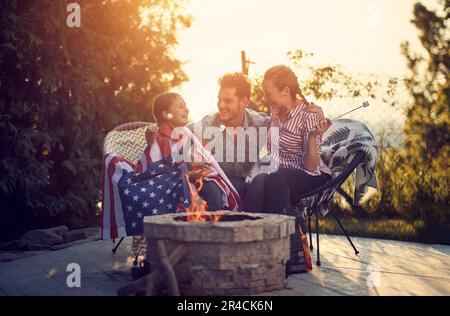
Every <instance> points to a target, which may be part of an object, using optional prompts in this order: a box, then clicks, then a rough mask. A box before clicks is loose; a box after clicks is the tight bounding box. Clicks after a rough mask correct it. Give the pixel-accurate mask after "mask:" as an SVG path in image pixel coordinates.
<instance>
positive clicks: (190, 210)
mask: <svg viewBox="0 0 450 316" xmlns="http://www.w3.org/2000/svg"><path fill="white" fill-rule="evenodd" d="M207 174H208V172H207V170H205V169H204V168H194V170H192V171H190V172H189V173H188V174H187V175H185V176H186V182H187V183H188V185H189V190H190V193H191V205H190V206H189V207H184V206H182V208H183V210H184V211H185V212H186V213H187V219H186V221H187V222H218V221H219V220H220V218H221V215H215V214H212V213H211V212H208V204H207V203H206V201H205V200H203V199H202V198H201V197H200V195H199V194H198V192H200V191H201V190H202V188H203V177H205V176H206V175H207ZM191 179H194V183H192V181H191ZM197 187H198V189H197Z"/></svg>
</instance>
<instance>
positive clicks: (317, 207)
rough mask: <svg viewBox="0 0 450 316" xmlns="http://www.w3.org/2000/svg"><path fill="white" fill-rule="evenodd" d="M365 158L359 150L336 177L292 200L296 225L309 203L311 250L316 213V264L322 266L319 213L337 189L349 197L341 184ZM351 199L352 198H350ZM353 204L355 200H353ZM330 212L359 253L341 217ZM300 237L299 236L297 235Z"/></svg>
mask: <svg viewBox="0 0 450 316" xmlns="http://www.w3.org/2000/svg"><path fill="white" fill-rule="evenodd" d="M363 159H364V152H362V151H359V152H357V154H356V155H355V157H354V158H353V160H352V161H351V162H350V164H348V165H347V167H346V168H345V169H344V170H343V171H342V172H341V173H340V174H339V175H338V176H337V177H335V178H333V179H331V180H329V181H328V182H327V183H325V184H324V185H322V186H320V187H318V188H316V189H314V190H312V191H310V192H307V193H304V194H302V195H299V196H296V197H294V198H293V199H292V200H291V202H292V205H293V206H294V209H289V210H288V212H289V215H293V216H295V217H296V222H297V223H296V226H297V225H298V223H299V221H300V218H299V217H300V216H301V215H300V213H301V212H299V210H300V211H302V210H303V209H304V207H305V206H304V205H308V206H309V209H307V210H306V213H307V217H308V230H309V247H310V249H311V250H313V245H312V231H311V217H312V216H314V215H315V217H316V247H317V262H316V265H317V266H320V265H321V262H320V246H319V239H320V236H319V213H320V211H321V210H322V209H323V208H328V205H329V203H330V202H331V200H332V198H333V196H334V193H335V192H336V191H338V192H343V193H341V194H343V195H344V196H345V197H346V199H349V198H350V197H349V195H348V194H346V193H345V192H344V191H343V190H342V189H341V188H340V186H341V185H342V184H343V183H344V182H345V180H347V178H348V177H349V176H350V175H351V174H352V172H353V171H354V170H355V169H356V167H358V165H359V164H360V163H361V162H362V161H363ZM350 199H351V198H350ZM352 205H353V201H352ZM329 211H330V213H331V214H332V215H333V217H334V218H335V219H336V221H337V223H338V224H339V227H340V228H341V229H342V231H343V232H344V234H345V236H346V237H347V240H348V241H349V243H350V245H351V246H352V247H353V250H354V251H355V255H358V254H359V251H358V250H357V249H356V247H355V245H354V244H353V242H352V240H351V238H350V236H349V235H348V233H347V231H346V230H345V228H344V226H343V225H342V223H341V221H340V220H339V218H338V217H337V216H336V213H335V212H334V211H333V209H332V208H329ZM298 235H299V234H295V236H298ZM297 238H298V237H297ZM294 243H295V244H300V241H299V240H294Z"/></svg>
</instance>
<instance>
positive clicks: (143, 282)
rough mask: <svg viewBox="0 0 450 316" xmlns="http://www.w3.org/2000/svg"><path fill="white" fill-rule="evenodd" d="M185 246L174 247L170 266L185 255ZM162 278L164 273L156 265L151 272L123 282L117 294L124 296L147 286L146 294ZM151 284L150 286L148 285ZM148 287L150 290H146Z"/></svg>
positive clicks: (170, 257)
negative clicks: (125, 282)
mask: <svg viewBox="0 0 450 316" xmlns="http://www.w3.org/2000/svg"><path fill="white" fill-rule="evenodd" d="M186 252H187V248H186V247H185V246H183V245H179V246H178V247H176V248H175V249H174V250H173V251H172V253H171V254H170V255H169V258H168V259H169V262H170V264H171V265H172V266H176V265H177V264H178V262H179V261H180V260H181V259H182V258H183V257H184V256H185V255H186ZM163 280H164V274H163V273H162V270H161V268H160V267H157V268H156V269H155V270H154V271H153V272H152V273H150V274H149V275H146V276H144V277H142V278H140V279H138V280H134V281H131V282H129V283H127V284H125V285H124V286H123V287H121V288H120V289H119V290H118V291H117V295H119V296H126V295H132V294H135V293H136V292H138V291H141V290H143V289H145V288H147V294H150V295H151V294H152V293H153V288H154V287H155V286H156V285H157V284H159V283H161V282H162V281H163ZM150 285H151V287H150ZM149 289H150V292H148V291H149Z"/></svg>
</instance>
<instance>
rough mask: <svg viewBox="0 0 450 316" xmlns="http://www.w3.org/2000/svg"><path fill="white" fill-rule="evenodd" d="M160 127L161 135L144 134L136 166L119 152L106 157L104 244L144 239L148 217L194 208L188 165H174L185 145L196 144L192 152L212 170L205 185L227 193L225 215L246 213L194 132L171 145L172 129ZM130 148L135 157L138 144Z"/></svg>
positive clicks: (104, 165)
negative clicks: (145, 217)
mask: <svg viewBox="0 0 450 316" xmlns="http://www.w3.org/2000/svg"><path fill="white" fill-rule="evenodd" d="M158 126H159V128H158V129H157V130H152V129H150V128H147V129H146V130H145V138H146V142H147V146H146V147H145V149H144V151H143V152H142V153H141V155H140V156H139V158H138V161H137V162H136V163H133V162H132V161H129V160H127V159H126V158H124V157H123V155H120V154H118V153H116V152H114V151H113V152H109V153H107V154H106V155H105V157H104V160H103V187H102V193H103V194H102V210H103V222H102V238H103V239H115V238H119V237H125V236H136V235H141V234H142V233H143V218H144V216H154V215H161V214H166V213H174V212H178V211H180V210H182V209H184V208H185V207H188V206H189V205H190V204H191V196H190V189H189V184H188V182H187V177H186V174H187V172H188V167H187V165H186V163H185V162H182V161H181V162H180V161H175V160H174V159H172V156H173V153H174V151H176V150H178V151H179V150H180V148H183V144H184V143H185V142H191V144H192V145H191V146H189V148H190V149H189V150H190V151H192V152H193V153H194V154H197V155H200V156H201V157H203V159H204V160H203V161H204V162H207V163H208V164H209V166H210V169H209V174H208V175H206V177H205V181H214V182H215V183H216V184H217V185H218V186H219V188H220V189H221V190H222V192H223V199H222V200H223V207H224V209H230V210H240V209H241V208H242V203H241V201H240V198H239V195H238V193H237V192H236V190H235V188H234V187H233V185H232V184H231V182H230V181H229V179H228V178H227V177H226V175H225V174H224V173H223V171H222V170H221V169H220V167H219V165H218V163H217V162H216V161H215V160H214V158H213V157H212V156H211V154H210V153H209V152H208V151H206V149H204V148H203V146H202V145H201V143H200V142H199V141H198V140H197V139H196V138H195V136H194V135H193V134H192V132H191V131H190V130H189V129H187V128H185V129H183V137H181V138H179V139H172V138H171V132H172V129H171V128H170V127H169V126H168V125H166V124H159V125H158ZM124 132H128V131H124ZM141 137H142V136H141ZM141 137H137V138H136V139H138V142H139V141H142V139H140V138H141ZM129 146H130V151H133V150H134V148H133V141H131V142H130V144H129ZM137 147H139V146H137ZM190 154H192V153H190Z"/></svg>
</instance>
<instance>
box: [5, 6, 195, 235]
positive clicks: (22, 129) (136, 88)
mask: <svg viewBox="0 0 450 316" xmlns="http://www.w3.org/2000/svg"><path fill="white" fill-rule="evenodd" d="M77 2H78V3H79V4H80V7H81V27H80V28H76V27H75V28H69V27H68V26H67V25H66V18H67V15H68V14H69V13H68V12H66V3H65V2H64V1H52V0H41V1H26V0H12V1H2V2H0V26H1V27H0V43H1V44H0V45H1V48H0V116H1V121H0V148H1V150H0V173H1V175H2V176H1V178H0V234H1V235H0V237H1V238H3V239H4V238H12V237H13V235H14V234H18V233H20V232H22V231H23V230H24V229H27V228H30V227H32V226H45V225H51V224H59V223H65V224H69V225H71V226H84V225H86V224H87V220H89V219H90V218H92V217H93V215H95V210H96V202H97V201H98V200H99V192H100V187H101V163H102V151H101V149H102V140H103V138H104V136H105V134H106V132H107V131H109V130H110V129H112V128H113V127H115V126H117V125H119V124H121V123H124V122H127V121H143V120H144V121H149V120H151V114H150V113H151V110H150V104H151V102H152V98H153V97H154V96H155V95H157V94H159V93H161V92H163V91H166V90H168V89H170V88H171V87H174V86H178V85H179V84H181V83H182V82H184V81H185V80H187V78H186V75H185V73H184V72H183V71H182V69H181V66H182V62H181V61H180V60H178V59H177V58H175V57H174V56H173V52H172V50H173V48H174V46H175V45H176V44H177V31H178V30H179V29H180V28H184V27H189V25H190V16H188V15H186V14H185V13H184V11H183V8H182V7H181V6H180V5H179V3H178V2H177V1H169V0H121V1H114V0H105V1H87V0H84V1H77Z"/></svg>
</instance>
